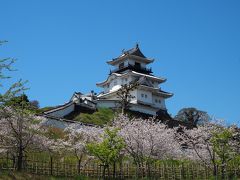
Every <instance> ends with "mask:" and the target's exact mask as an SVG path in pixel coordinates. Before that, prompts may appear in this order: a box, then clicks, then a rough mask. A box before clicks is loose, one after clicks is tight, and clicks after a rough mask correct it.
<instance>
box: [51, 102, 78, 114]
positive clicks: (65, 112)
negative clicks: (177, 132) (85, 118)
mask: <svg viewBox="0 0 240 180" xmlns="http://www.w3.org/2000/svg"><path fill="white" fill-rule="evenodd" d="M74 106H75V105H74V104H72V105H70V106H68V107H67V108H64V109H60V110H58V111H54V112H51V113H48V115H50V116H55V117H64V116H65V115H67V114H69V113H70V112H72V111H74Z"/></svg>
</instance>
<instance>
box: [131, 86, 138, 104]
mask: <svg viewBox="0 0 240 180" xmlns="http://www.w3.org/2000/svg"><path fill="white" fill-rule="evenodd" d="M130 94H131V95H132V96H133V98H132V99H131V103H133V104H137V89H135V90H134V91H132V92H131V93H130Z"/></svg>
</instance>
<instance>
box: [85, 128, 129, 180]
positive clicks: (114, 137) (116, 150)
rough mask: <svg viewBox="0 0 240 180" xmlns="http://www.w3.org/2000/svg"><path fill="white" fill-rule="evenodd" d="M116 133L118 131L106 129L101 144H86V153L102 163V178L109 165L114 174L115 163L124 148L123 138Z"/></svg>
mask: <svg viewBox="0 0 240 180" xmlns="http://www.w3.org/2000/svg"><path fill="white" fill-rule="evenodd" d="M118 131H119V130H118V129H113V130H110V129H109V128H107V129H106V130H105V132H104V135H103V141H102V142H100V143H90V144H87V150H88V152H89V153H90V154H91V155H93V156H95V157H96V158H98V159H99V160H100V161H101V163H102V166H103V174H102V176H103V177H105V172H106V169H107V168H108V169H109V166H110V165H113V166H114V172H115V166H116V162H117V161H118V159H119V158H120V156H121V151H122V149H123V148H124V146H125V144H124V140H123V138H122V137H120V136H119V135H118ZM114 174H115V173H114Z"/></svg>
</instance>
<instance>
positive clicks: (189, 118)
mask: <svg viewBox="0 0 240 180" xmlns="http://www.w3.org/2000/svg"><path fill="white" fill-rule="evenodd" d="M174 119H176V120H178V121H184V122H188V123H191V124H193V125H194V126H197V125H198V124H202V123H205V122H209V120H210V117H209V115H208V114H207V112H204V111H201V110H198V109H196V108H193V107H190V108H183V109H181V110H180V111H179V112H178V113H177V115H176V116H175V118H174Z"/></svg>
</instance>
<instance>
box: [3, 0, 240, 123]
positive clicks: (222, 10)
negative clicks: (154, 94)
mask: <svg viewBox="0 0 240 180" xmlns="http://www.w3.org/2000/svg"><path fill="white" fill-rule="evenodd" d="M0 7H1V16H0V26H1V27H0V39H1V40H8V41H9V42H8V43H7V44H5V45H4V46H2V47H1V51H0V52H1V53H0V57H1V58H3V57H14V58H17V59H18V61H17V63H16V64H15V67H16V68H17V69H18V71H17V72H13V73H11V75H12V76H13V77H14V80H16V79H20V78H22V79H24V80H28V81H29V82H28V87H30V90H29V91H28V92H27V94H28V95H29V97H30V98H31V99H37V100H39V102H40V105H41V106H42V107H44V106H52V105H59V104H62V103H64V102H66V101H68V100H69V98H70V97H71V95H72V93H73V92H74V91H81V92H89V91H90V90H95V91H96V92H99V91H101V89H98V88H97V87H96V85H95V84H96V82H100V81H103V80H105V79H106V78H107V75H108V73H109V69H110V67H109V66H108V65H107V64H106V63H105V62H106V61H107V60H109V59H112V58H114V57H116V56H118V55H119V54H120V53H121V50H122V49H128V48H131V47H133V46H135V44H136V42H138V43H139V44H140V48H141V49H142V51H143V53H144V54H145V55H146V56H148V57H151V58H155V62H154V63H153V64H152V65H151V67H152V68H153V71H154V74H155V75H157V76H162V77H165V78H167V79H168V81H167V82H166V83H164V84H163V86H162V88H163V89H164V90H166V91H169V92H173V93H174V96H173V98H171V99H169V100H167V108H168V111H169V113H171V114H172V115H175V114H176V113H177V112H178V110H180V109H181V108H183V107H196V108H198V109H201V110H204V111H207V112H208V113H209V114H210V115H212V116H215V117H217V118H223V119H225V120H226V121H227V122H228V123H233V122H237V121H240V108H239V107H240V106H239V102H240V95H239V93H240V10H239V9H240V1H237V0H236V1H234V0H231V1H220V0H211V1H209V0H201V1H200V0H199V1H192V0H191V1H187V0H185V1H178V0H176V1H174V0H169V1H157V0H155V1H154V0H152V1H147V0H131V1H129V0H128V1H127V0H121V1H120V0H119V1H112V0H108V1H107V0H101V1H98V0H95V1H91V0H90V1H78V0H70V1H66V0H61V1H60V0H51V1H49V0H41V1H30V0H22V1H13V0H8V1H4V0H0Z"/></svg>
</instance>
